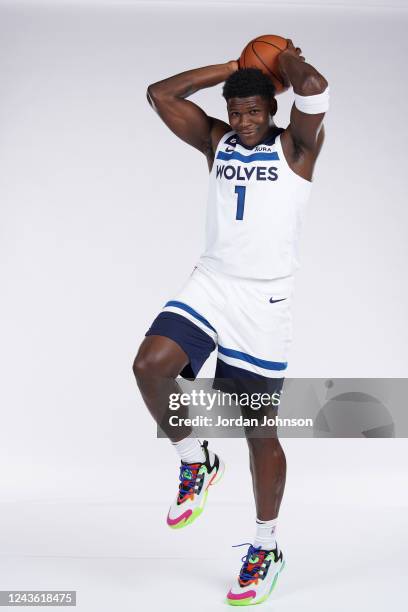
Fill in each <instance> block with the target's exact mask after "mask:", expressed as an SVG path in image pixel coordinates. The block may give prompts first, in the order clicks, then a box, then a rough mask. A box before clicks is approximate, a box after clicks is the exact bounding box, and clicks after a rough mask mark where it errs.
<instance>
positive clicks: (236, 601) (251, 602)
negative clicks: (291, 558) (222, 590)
mask: <svg viewBox="0 0 408 612" xmlns="http://www.w3.org/2000/svg"><path fill="white" fill-rule="evenodd" d="M284 567H285V561H284V562H283V563H282V567H281V568H280V570H279V572H277V573H276V576H275V577H274V579H273V581H272V584H271V588H270V589H269V591H268V593H266V594H265V595H264V596H263V597H261V599H259V600H258V601H255V602H254V600H253V597H248V598H247V599H246V600H245V599H225V603H227V604H229V605H230V606H256V605H257V604H260V603H263V602H264V601H266V600H267V599H268V597H269V595H270V594H271V593H272V591H273V589H274V588H275V586H276V583H277V581H278V576H279V574H280V573H281V571H282V570H283V568H284Z"/></svg>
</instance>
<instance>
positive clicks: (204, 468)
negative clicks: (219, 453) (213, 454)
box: [197, 464, 208, 475]
mask: <svg viewBox="0 0 408 612" xmlns="http://www.w3.org/2000/svg"><path fill="white" fill-rule="evenodd" d="M207 471H208V470H207V468H206V466H205V465H204V464H203V465H202V466H201V467H200V469H199V470H198V474H206V473H207ZM198 474H197V475H198Z"/></svg>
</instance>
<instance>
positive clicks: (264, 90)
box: [222, 68, 276, 102]
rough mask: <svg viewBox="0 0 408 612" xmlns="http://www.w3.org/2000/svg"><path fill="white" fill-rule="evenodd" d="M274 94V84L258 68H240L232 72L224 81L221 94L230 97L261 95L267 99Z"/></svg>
mask: <svg viewBox="0 0 408 612" xmlns="http://www.w3.org/2000/svg"><path fill="white" fill-rule="evenodd" d="M275 94H276V89H275V85H274V84H273V83H272V81H271V79H270V78H269V77H267V76H266V74H264V73H263V72H262V70H259V68H240V69H239V70H236V71H235V72H233V73H232V74H231V75H230V76H229V77H228V79H227V80H226V81H225V83H224V87H223V88H222V95H223V96H224V98H225V99H226V100H227V102H228V100H229V99H230V98H248V97H249V96H262V97H263V98H266V99H267V100H269V99H270V98H271V97H272V98H274V97H275Z"/></svg>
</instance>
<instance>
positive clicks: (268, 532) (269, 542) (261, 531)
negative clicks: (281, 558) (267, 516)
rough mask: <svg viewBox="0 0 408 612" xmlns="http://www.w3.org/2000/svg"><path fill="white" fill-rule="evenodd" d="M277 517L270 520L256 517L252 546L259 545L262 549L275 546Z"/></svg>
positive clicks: (270, 548)
mask: <svg viewBox="0 0 408 612" xmlns="http://www.w3.org/2000/svg"><path fill="white" fill-rule="evenodd" d="M277 522H278V518H274V519H272V520H270V521H261V520H260V519H258V518H257V519H256V533H255V539H254V543H253V546H255V547H258V546H260V547H261V548H262V549H263V550H273V549H274V548H276V537H275V534H276V525H277Z"/></svg>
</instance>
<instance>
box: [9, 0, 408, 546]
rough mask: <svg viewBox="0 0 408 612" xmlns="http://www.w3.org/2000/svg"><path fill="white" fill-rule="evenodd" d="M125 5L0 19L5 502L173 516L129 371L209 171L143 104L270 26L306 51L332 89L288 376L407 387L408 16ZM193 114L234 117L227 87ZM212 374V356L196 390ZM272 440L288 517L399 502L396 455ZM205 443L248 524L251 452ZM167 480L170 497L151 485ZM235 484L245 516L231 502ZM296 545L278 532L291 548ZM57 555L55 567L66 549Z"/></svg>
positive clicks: (197, 229)
mask: <svg viewBox="0 0 408 612" xmlns="http://www.w3.org/2000/svg"><path fill="white" fill-rule="evenodd" d="M103 4H105V5H104V6H102V5H103ZM109 4H110V5H109ZM129 4H130V3H129V2H127V3H126V2H125V3H122V4H120V5H115V4H114V3H99V4H98V3H96V2H91V3H90V5H91V6H86V5H81V3H79V2H75V3H73V6H72V7H69V6H66V5H63V4H61V5H60V6H58V5H59V3H54V5H53V6H45V5H44V6H43V5H36V3H34V2H31V3H26V4H25V5H20V4H14V5H11V4H10V3H0V95H1V105H0V168H1V172H0V203H1V209H0V215H1V216H0V227H1V245H0V249H1V259H0V279H1V301H0V332H1V345H0V346H1V357H0V359H1V361H0V367H1V372H2V384H1V387H0V402H1V416H2V421H1V430H0V431H1V442H2V444H1V447H0V462H1V463H0V468H1V474H2V479H1V486H0V496H1V499H2V500H3V501H4V502H5V504H6V505H7V504H13V503H15V502H17V501H30V500H31V501H55V500H70V501H75V500H77V501H79V500H85V501H86V500H87V501H92V502H93V501H95V500H99V501H107V502H109V503H116V502H118V501H125V502H129V503H136V502H139V501H140V500H146V498H148V499H151V500H152V501H153V502H155V503H157V504H160V508H161V510H162V511H163V512H165V511H166V508H167V505H168V503H169V501H170V498H171V497H172V496H173V494H174V486H175V482H176V481H175V480H174V479H175V478H176V475H175V473H176V471H177V465H176V461H175V458H174V456H173V451H172V449H171V448H169V445H168V444H167V441H165V440H160V441H157V440H155V427H154V424H153V422H152V421H151V418H150V416H149V415H148V413H147V411H146V410H145V408H144V406H143V403H142V401H141V398H140V395H139V393H138V391H137V389H136V384H135V383H134V380H133V376H132V372H131V367H132V361H133V357H134V355H135V353H136V350H137V347H138V345H139V343H140V342H141V340H142V339H143V336H144V333H145V331H146V329H147V328H148V326H149V324H150V323H151V321H152V319H153V318H154V317H155V316H156V314H157V312H158V311H159V309H160V308H161V306H162V304H163V303H164V301H166V300H167V299H169V298H170V297H171V296H172V295H173V294H174V292H175V291H176V290H177V289H178V287H179V286H180V285H181V284H182V283H183V282H184V279H185V277H186V275H188V274H189V272H190V271H191V269H192V267H193V265H194V262H195V260H196V259H197V257H198V256H199V254H200V251H201V248H202V245H203V237H204V218H205V203H206V189H207V179H208V175H207V168H206V162H205V159H204V157H203V156H201V155H200V154H199V153H198V152H196V151H195V150H194V149H192V148H189V147H188V146H187V145H185V144H184V143H182V142H181V141H178V140H177V139H176V137H175V136H174V135H173V134H171V133H170V132H169V131H168V130H167V129H166V128H165V126H164V125H163V124H162V123H161V122H160V120H159V119H158V117H157V116H156V115H155V114H154V113H153V111H152V110H151V109H150V107H149V106H148V104H147V102H146V98H145V90H146V87H147V85H148V84H149V83H150V82H154V81H156V80H159V79H161V78H164V77H166V76H169V75H171V74H174V73H176V72H180V71H182V70H185V69H188V68H192V67H198V66H202V65H207V64H211V63H217V62H223V61H227V60H229V59H232V58H236V57H237V56H238V55H239V53H240V50H241V48H242V47H243V45H244V44H245V43H246V42H247V41H248V40H249V39H250V38H252V37H254V36H256V35H258V34H261V33H265V32H266V31H268V32H270V33H276V34H280V35H284V36H287V37H290V38H292V40H293V41H294V42H295V44H296V45H299V46H301V48H302V49H303V52H304V55H305V56H306V60H307V61H310V62H311V63H312V64H314V65H315V66H316V67H317V68H318V70H319V71H320V72H322V74H324V75H325V77H326V78H327V79H328V81H329V83H330V89H331V109H330V111H329V113H328V115H327V120H326V134H327V136H326V144H325V146H324V149H323V151H322V154H321V157H320V159H319V161H318V163H317V167H316V171H315V178H314V182H315V185H314V189H313V192H312V198H311V201H310V207H309V211H308V215H307V217H306V224H305V227H304V232H303V240H302V258H301V263H302V267H301V270H300V272H299V273H298V276H297V290H296V299H295V312H294V320H295V327H294V344H293V348H292V351H291V360H290V371H289V373H288V374H289V375H291V376H303V377H307V376H314V377H317V376H328V377H330V378H333V377H346V376H347V377H404V376H407V375H408V360H407V346H408V326H407V322H406V312H407V310H408V290H407V283H406V271H405V268H406V262H407V254H408V246H407V241H406V238H405V228H406V226H407V221H408V212H407V207H406V186H407V185H406V181H407V173H406V168H405V155H404V154H405V147H406V142H407V127H406V122H405V106H406V105H405V101H406V99H407V80H406V77H405V58H406V56H407V39H406V36H405V33H406V27H407V21H408V19H407V15H408V14H407V12H406V11H405V10H403V8H400V10H385V9H383V8H380V7H377V8H376V9H369V8H350V9H346V8H344V7H343V8H339V7H331V8H327V9H325V8H323V7H306V6H304V7H299V6H294V5H293V6H288V7H287V8H286V9H285V8H283V7H282V6H279V7H278V8H272V7H271V6H269V5H267V6H265V5H264V6H262V5H261V4H257V3H253V4H251V6H250V7H249V6H245V4H243V3H239V4H233V3H232V2H230V3H220V4H216V3H213V4H211V6H207V7H201V6H199V5H196V6H195V7H194V8H188V7H187V6H182V5H181V4H180V5H176V3H174V6H167V4H170V3H161V4H154V3H151V4H150V5H149V6H140V7H137V6H133V7H132V6H129ZM135 4H137V3H135ZM395 4H396V5H399V6H400V7H402V6H403V5H402V3H395ZM194 100H196V101H197V102H198V103H200V104H202V105H203V107H204V108H205V109H206V110H207V111H208V112H209V113H210V114H212V115H215V116H218V117H220V118H224V119H225V118H226V112H225V103H224V100H223V98H222V97H221V86H218V87H216V88H213V89H212V90H208V91H205V92H201V93H199V94H198V95H196V96H195V97H194ZM292 101H293V96H292V94H291V93H287V94H284V95H283V96H281V97H279V100H278V102H279V111H278V115H277V117H276V123H277V124H278V125H281V126H286V124H287V121H288V116H289V110H290V106H291V103H292ZM213 368H214V359H213V358H212V359H210V360H209V362H208V363H207V364H206V366H205V367H204V368H203V370H202V372H201V375H203V376H205V375H207V376H210V375H211V374H212V372H213ZM284 445H285V449H286V451H287V456H288V464H289V474H288V487H287V494H286V497H285V501H284V507H285V508H286V513H287V514H286V516H289V514H290V508H292V511H293V509H294V508H296V507H297V504H298V503H299V501H300V500H302V499H303V500H304V499H305V496H306V497H307V499H308V500H309V502H310V504H312V503H325V501H324V500H325V499H326V496H327V498H330V501H331V503H337V504H338V505H340V506H341V504H346V503H348V502H349V503H350V504H351V505H350V507H349V512H351V513H352V512H353V508H357V507H359V504H360V505H361V506H362V507H364V506H365V505H367V506H369V507H372V505H373V504H379V506H378V507H380V506H381V508H395V507H400V508H402V507H403V506H406V505H407V504H408V499H407V497H408V495H407V487H406V484H405V486H404V482H405V480H406V476H405V474H406V468H407V452H406V451H407V446H406V441H405V440H368V441H362V440H357V441H356V440H303V441H301V440H286V441H285V442H284ZM217 448H219V449H220V450H221V451H222V452H223V453H224V455H225V458H226V461H227V463H228V462H229V464H230V466H231V467H230V476H229V480H228V479H227V482H226V484H225V490H224V493H223V495H224V496H225V497H224V502H226V503H234V504H240V503H245V504H248V516H249V517H252V514H253V510H252V509H251V508H252V499H251V492H250V491H251V490H250V485H249V476H248V473H247V453H246V450H245V447H244V442H243V441H240V440H219V441H217ZM163 462H165V463H164V464H163ZM356 466H358V469H356ZM155 474H156V476H154V475H155ZM159 474H160V482H161V483H163V484H162V486H161V487H156V486H153V487H152V485H151V480H152V478H153V479H154V478H157V477H158V475H159ZM242 474H244V475H242ZM242 478H243V479H244V480H245V482H246V483H247V485H248V486H247V488H246V491H247V494H245V495H246V497H245V500H244V501H243V497H242V496H243V493H242V490H243V489H242V488H241V487H239V490H238V491H237V488H236V486H235V485H236V483H241V482H242ZM322 482H324V486H323V487H322V485H321V483H322ZM244 490H245V489H244ZM219 500H221V496H220V498H219ZM353 504H354V505H353ZM9 508H12V506H9ZM141 508H142V506H139V507H138V509H137V510H136V513H137V512H139V513H140V516H142V515H143V511H142V509H141ZM384 512H385V510H384ZM250 520H252V518H250ZM285 520H287V521H288V519H285V518H283V525H285ZM294 520H295V521H296V520H297V521H299V517H298V518H297V519H296V518H294ZM387 520H388V519H387ZM250 524H251V523H249V525H250ZM18 525H19V526H20V527H21V524H18ZM388 527H389V524H388V525H387V528H388ZM16 529H17V527H16ZM290 530H291V523H290V522H289V521H288V522H287V536H288V535H289V532H290ZM312 530H313V528H312ZM250 535H251V534H250V533H249V534H248V535H247V537H250ZM1 537H2V543H3V547H2V550H3V551H4V552H5V553H7V554H14V553H16V551H17V549H16V544H15V539H13V530H12V529H11V528H9V530H8V531H7V532H6V531H5V532H3V534H2V536H1ZM160 537H161V538H162V542H163V543H164V542H167V540H166V537H167V536H164V535H162V536H160ZM237 537H238V541H239V540H240V537H241V535H240V534H238V536H237ZM131 542H132V545H133V543H134V545H135V547H138V546H140V542H138V540H137V539H135V540H134V541H133V540H132V541H131ZM233 543H234V542H233ZM122 544H123V543H122ZM94 545H96V543H95V542H91V543H89V546H90V548H92V546H94ZM98 545H99V549H98V550H99V552H100V554H101V555H102V556H103V554H104V553H106V550H105V549H104V547H103V545H102V544H101V543H98ZM132 545H129V546H130V548H129V550H127V554H132V552H134V549H133V548H132ZM163 546H164V548H165V546H166V544H163ZM169 546H170V544H169ZM208 546H210V545H208ZM67 547H68V548H67ZM17 548H18V546H17ZM29 548H30V546H29ZM34 549H35V550H37V551H38V550H42V549H41V544H39V542H35V543H33V548H32V550H34ZM51 549H52V550H54V553H55V554H59V553H62V552H64V551H67V550H68V549H69V544H68V543H67V542H59V543H57V544H56V545H55V546H54V548H52V547H51ZM27 550H28V549H27V548H24V547H23V548H22V549H21V551H20V552H24V551H26V552H27ZM30 550H31V549H30ZM47 550H48V548H47ZM204 550H205V547H204ZM84 551H85V552H86V551H88V552H89V549H88V548H87V545H86V546H85V548H84ZM77 552H78V550H77ZM82 552H83V551H82ZM122 552H123V551H122ZM84 554H85V553H84ZM106 554H107V553H106ZM173 554H174V555H175V556H177V554H178V553H177V552H174V551H173Z"/></svg>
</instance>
